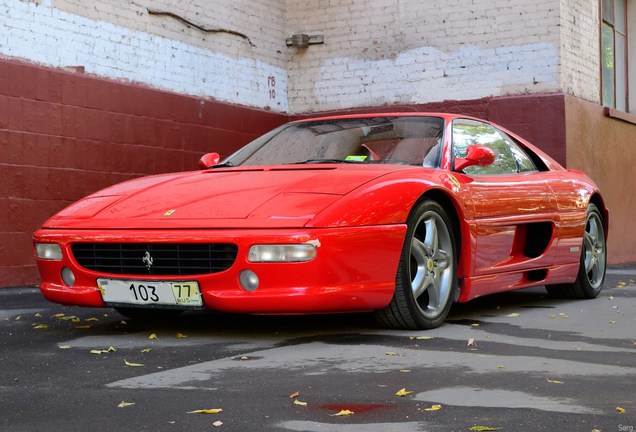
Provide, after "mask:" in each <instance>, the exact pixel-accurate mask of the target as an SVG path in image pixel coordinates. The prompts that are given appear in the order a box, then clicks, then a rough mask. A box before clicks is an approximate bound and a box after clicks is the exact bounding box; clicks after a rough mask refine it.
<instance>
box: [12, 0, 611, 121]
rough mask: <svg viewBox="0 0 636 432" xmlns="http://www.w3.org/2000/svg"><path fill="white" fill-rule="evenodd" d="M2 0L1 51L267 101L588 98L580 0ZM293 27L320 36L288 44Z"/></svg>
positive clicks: (306, 106) (593, 39) (335, 104)
mask: <svg viewBox="0 0 636 432" xmlns="http://www.w3.org/2000/svg"><path fill="white" fill-rule="evenodd" d="M147 8H153V9H159V10H164V11H170V12H173V13H176V14H178V15H180V16H183V17H184V18H187V19H189V20H191V21H192V22H195V23H197V24H200V25H202V26H205V27H222V28H227V29H232V30H236V31H240V32H243V33H245V34H247V35H248V36H249V37H250V39H251V40H252V42H253V43H254V44H255V45H256V46H255V47H251V46H250V45H249V44H248V43H247V42H246V41H245V40H243V39H242V38H240V37H237V36H235V35H230V34H225V33H215V34H206V33H202V32H201V31H199V30H196V29H194V28H190V27H188V26H185V25H183V24H182V23H179V22H178V21H176V20H174V19H172V18H169V17H158V16H151V15H149V14H148V13H147ZM0 11H2V12H3V13H2V14H0V29H2V31H1V32H0V55H5V56H12V57H19V58H26V59H29V60H32V61H35V62H39V63H44V64H48V65H51V66H54V67H62V66H84V67H85V68H86V71H87V72H88V73H93V74H97V75H100V76H105V77H108V78H114V79H125V80H130V81H135V82H140V83H145V84H148V85H151V86H155V87H159V88H163V89H167V90H171V91H176V92H183V93H187V94H193V95H200V96H209V97H213V98H216V99H219V100H222V101H228V102H233V103H239V104H244V105H248V106H255V107H266V108H269V109H272V110H275V111H288V112H291V113H300V112H308V111H322V110H331V109H339V108H350V107H358V106H377V105H383V104H395V103H399V104H417V103H426V102H436V101H443V100H453V99H457V100H463V99H474V98H481V97H487V96H500V95H510V94H524V93H543V92H560V91H563V92H566V93H569V94H572V95H574V96H577V97H581V98H584V99H587V100H591V101H596V102H598V99H599V81H600V80H599V47H598V39H599V37H598V31H599V30H598V4H597V2H596V1H591V0H536V1H534V2H528V1H527V0H445V1H442V2H436V3H432V2H422V1H420V0H306V1H302V2H301V1H298V0H261V1H258V0H233V1H224V2H221V1H218V0H216V1H212V0H187V1H182V2H175V1H173V0H134V1H133V0H117V1H116V0H89V1H87V0H0ZM5 11H6V13H4V12H5ZM297 31H303V32H307V33H314V32H321V33H323V34H324V37H325V43H324V44H323V45H312V46H310V47H309V48H306V49H297V48H288V47H286V46H285V42H284V40H285V37H286V36H288V35H290V34H292V33H294V32H297Z"/></svg>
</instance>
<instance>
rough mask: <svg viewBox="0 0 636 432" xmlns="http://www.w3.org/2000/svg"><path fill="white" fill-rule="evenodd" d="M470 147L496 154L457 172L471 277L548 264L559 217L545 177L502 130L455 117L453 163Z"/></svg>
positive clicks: (551, 254)
mask: <svg viewBox="0 0 636 432" xmlns="http://www.w3.org/2000/svg"><path fill="white" fill-rule="evenodd" d="M470 145H482V146H485V147H489V148H490V149H491V150H493V152H494V153H495V161H494V163H492V164H491V165H488V166H470V167H467V168H465V169H464V170H463V171H462V172H457V173H455V175H456V176H458V177H459V178H458V180H460V183H462V184H463V187H465V188H466V190H467V192H468V193H467V194H466V195H467V196H469V197H470V198H469V200H470V206H471V207H472V210H473V213H472V218H471V220H470V221H469V224H470V225H471V235H472V237H473V238H472V239H471V240H472V244H473V248H472V257H471V258H472V265H471V266H470V268H471V269H472V271H470V273H471V274H472V275H473V276H477V275H484V274H489V273H500V272H505V271H518V270H524V269H532V268H537V267H541V266H543V265H547V264H548V263H549V262H551V259H552V257H553V255H554V253H555V247H554V245H553V243H555V242H553V239H554V232H555V230H556V226H557V224H558V214H557V202H556V199H555V196H554V194H553V192H552V189H551V188H550V185H549V183H548V181H547V178H546V173H544V172H542V171H539V170H538V169H537V167H536V166H535V164H534V162H533V160H532V158H531V157H530V156H529V155H528V154H527V153H526V151H525V150H524V149H523V148H521V147H520V146H519V145H518V144H517V143H515V142H514V140H513V139H512V138H510V137H509V136H508V135H507V134H506V133H505V132H503V131H501V130H499V129H497V128H495V127H493V126H492V125H490V124H488V123H484V122H480V121H476V120H470V119H461V118H459V119H455V120H454V121H453V126H452V153H453V159H454V158H461V157H464V156H465V155H466V151H467V148H468V146H470ZM465 192H466V191H465Z"/></svg>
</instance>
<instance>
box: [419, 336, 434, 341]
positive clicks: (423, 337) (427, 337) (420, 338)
mask: <svg viewBox="0 0 636 432" xmlns="http://www.w3.org/2000/svg"><path fill="white" fill-rule="evenodd" d="M415 339H417V340H431V339H435V338H434V337H433V336H418V337H416V338H415Z"/></svg>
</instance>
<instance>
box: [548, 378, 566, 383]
mask: <svg viewBox="0 0 636 432" xmlns="http://www.w3.org/2000/svg"><path fill="white" fill-rule="evenodd" d="M548 382H549V383H550V384H563V381H559V380H551V379H550V378H548Z"/></svg>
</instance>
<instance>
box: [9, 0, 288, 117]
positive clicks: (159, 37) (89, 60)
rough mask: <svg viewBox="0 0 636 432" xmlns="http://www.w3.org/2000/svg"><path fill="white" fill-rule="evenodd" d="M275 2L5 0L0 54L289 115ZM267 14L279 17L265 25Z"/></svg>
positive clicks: (279, 28)
mask: <svg viewBox="0 0 636 432" xmlns="http://www.w3.org/2000/svg"><path fill="white" fill-rule="evenodd" d="M277 4H278V2H276V1H274V0H269V1H265V2H262V1H256V0H252V1H237V2H234V1H232V2H215V6H214V7H213V8H211V7H209V5H208V2H205V1H203V0H196V1H195V0H190V1H187V2H171V1H165V0H164V1H134V2H133V1H113V0H110V1H99V0H93V1H79V0H78V1H73V0H38V1H33V0H31V1H27V0H0V9H1V10H2V13H0V29H1V30H2V31H0V55H4V56H8V57H16V58H22V59H27V60H29V61H33V62H36V63H40V64H44V65H49V66H52V67H68V66H71V67H76V66H80V67H82V68H84V70H85V71H86V73H90V74H95V75H98V76H102V77H105V78H110V79H122V80H127V81H131V82H136V83H142V84H145V85H149V86H152V87H157V88H161V89H165V90H168V91H174V92H179V93H184V94H190V95H195V96H205V97H213V98H215V99H217V100H221V101H226V102H230V103H236V104H242V105H247V106H253V107H258V108H267V109H272V110H275V111H280V112H284V111H287V108H288V107H287V96H286V89H287V84H286V83H287V71H286V70H285V68H284V64H283V63H284V56H285V55H287V52H286V51H285V50H286V48H285V39H284V29H283V25H282V23H283V14H282V12H281V11H280V8H279V7H278V6H277ZM204 6H205V7H204ZM148 7H149V8H153V9H160V10H164V11H169V12H172V13H175V14H177V15H179V16H183V17H184V18H187V19H189V20H191V21H193V22H195V23H201V25H202V26H204V27H221V28H227V29H228V30H233V31H237V32H241V33H245V35H246V36H248V37H249V38H250V40H251V41H252V42H253V45H254V46H252V45H250V44H249V43H248V42H247V41H246V40H245V39H244V38H242V37H240V36H236V35H233V34H228V33H204V32H201V31H200V30H197V29H195V28H193V27H189V26H187V25H185V24H183V23H182V22H180V21H178V20H176V19H174V18H171V17H166V16H154V15H153V16H151V15H149V14H148V11H147V8H148ZM270 9H271V12H272V15H273V16H274V17H277V18H276V19H274V20H270V19H267V20H265V19H262V18H263V16H265V15H267V12H268V11H269V10H270ZM203 10H205V14H201V12H200V11H203ZM266 57H267V58H266ZM273 82H274V83H275V86H274V87H273V86H272V83H273ZM272 90H275V91H273V92H272Z"/></svg>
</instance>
